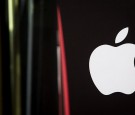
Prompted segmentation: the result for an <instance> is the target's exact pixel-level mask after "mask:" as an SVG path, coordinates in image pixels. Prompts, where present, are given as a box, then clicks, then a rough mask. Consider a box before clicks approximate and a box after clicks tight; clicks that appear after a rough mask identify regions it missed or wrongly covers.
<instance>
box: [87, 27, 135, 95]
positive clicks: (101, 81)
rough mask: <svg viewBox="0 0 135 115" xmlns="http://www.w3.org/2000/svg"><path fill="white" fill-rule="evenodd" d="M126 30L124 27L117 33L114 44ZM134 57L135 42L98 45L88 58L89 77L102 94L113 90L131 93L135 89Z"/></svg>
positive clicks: (125, 33)
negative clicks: (115, 45)
mask: <svg viewBox="0 0 135 115" xmlns="http://www.w3.org/2000/svg"><path fill="white" fill-rule="evenodd" d="M128 30H129V28H128V27H126V28H124V29H122V30H121V31H120V32H119V33H118V34H117V36H116V39H115V43H116V44H117V43H120V42H121V41H123V40H124V39H125V38H126V36H127V34H128ZM134 59H135V44H131V43H125V44H122V45H119V46H117V47H114V46H110V45H106V44H104V45H101V46H98V47H97V48H96V49H95V50H94V51H93V52H92V54H91V55H90V59H89V70H90V74H91V78H92V80H93V82H94V84H95V86H96V87H97V89H98V90H99V91H100V92H101V93H102V94H104V95H110V94H112V93H115V92H121V93H124V94H132V93H133V92H134V91H135V66H134Z"/></svg>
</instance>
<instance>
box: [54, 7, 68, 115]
mask: <svg viewBox="0 0 135 115" xmlns="http://www.w3.org/2000/svg"><path fill="white" fill-rule="evenodd" d="M57 20H58V35H59V43H60V48H61V63H62V84H63V99H64V113H65V114H64V115H70V107H69V92H68V78H67V66H66V56H65V46H64V36H63V29H62V21H61V15H60V9H59V7H57Z"/></svg>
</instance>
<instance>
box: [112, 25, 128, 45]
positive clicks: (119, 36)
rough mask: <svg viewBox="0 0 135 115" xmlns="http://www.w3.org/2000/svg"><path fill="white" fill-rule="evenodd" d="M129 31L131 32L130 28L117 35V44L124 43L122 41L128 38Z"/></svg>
mask: <svg viewBox="0 0 135 115" xmlns="http://www.w3.org/2000/svg"><path fill="white" fill-rule="evenodd" d="M128 30H129V28H128V27H126V28H124V29H122V30H121V31H120V32H119V33H118V34H117V36H116V39H115V43H120V42H122V41H123V40H124V39H125V38H126V36H127V34H128Z"/></svg>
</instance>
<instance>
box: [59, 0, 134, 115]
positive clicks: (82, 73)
mask: <svg viewBox="0 0 135 115" xmlns="http://www.w3.org/2000/svg"><path fill="white" fill-rule="evenodd" d="M59 5H60V9H61V15H62V23H63V31H64V38H65V49H66V58H67V68H68V70H67V71H68V81H69V94H70V108H71V115H134V114H135V109H134V107H135V93H133V94H131V95H125V94H122V93H114V94H111V95H109V96H104V95H102V94H101V93H100V92H99V91H98V90H97V88H96V87H95V85H94V84H93V82H92V79H91V76H90V73H89V57H90V54H91V53H92V51H93V50H94V49H95V48H96V47H97V46H99V45H103V44H109V45H113V46H119V45H121V44H124V43H127V42H128V43H135V22H134V21H135V13H134V11H135V1H134V0H60V1H59ZM125 27H129V33H128V35H127V37H126V39H125V40H124V41H123V42H121V43H119V44H115V37H116V35H117V34H118V32H119V31H120V30H122V29H123V28H125Z"/></svg>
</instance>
